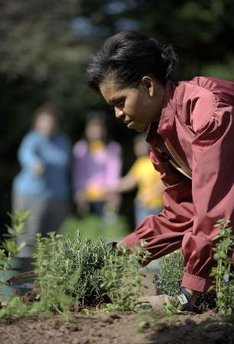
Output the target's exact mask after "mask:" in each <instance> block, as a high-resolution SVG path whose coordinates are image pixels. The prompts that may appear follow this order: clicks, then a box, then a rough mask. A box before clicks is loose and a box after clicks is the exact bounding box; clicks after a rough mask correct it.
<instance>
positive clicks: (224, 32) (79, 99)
mask: <svg viewBox="0 0 234 344" xmlns="http://www.w3.org/2000/svg"><path fill="white" fill-rule="evenodd" d="M233 17H234V2H233V1H232V0H198V1H196V0H190V1H185V0H174V1H172V0H164V1H162V0H159V1H155V0H118V1H117V0H116V1H114V0H95V1H91V0H60V1H55V0H50V1H46V0H40V1H39V0H30V1H25V0H1V1H0V36H1V42H0V56H1V64H0V80H1V82H0V97H1V101H0V116H1V127H0V157H1V159H0V180H1V191H0V196H1V197H0V219H1V220H0V221H1V228H3V227H4V226H3V224H4V223H5V222H6V217H5V214H6V211H7V210H9V208H10V192H11V183H12V179H13V177H14V175H15V174H16V172H17V171H18V164H17V161H16V151H17V147H18V144H19V142H20V140H21V138H22V136H23V134H24V133H25V132H26V130H27V129H28V127H29V123H30V119H31V116H32V113H33V111H34V109H35V108H36V107H37V106H38V105H40V103H41V102H42V101H44V100H47V99H49V100H52V101H54V102H55V103H57V104H58V105H59V106H60V107H61V108H62V109H63V111H64V128H65V129H66V131H67V132H68V134H69V135H70V137H71V139H72V141H73V142H74V141H75V140H77V139H78V138H79V137H80V135H81V133H82V130H83V125H84V121H85V118H86V116H87V114H88V113H89V112H90V111H92V110H97V109H102V110H103V109H104V110H106V111H107V115H109V111H108V110H107V109H106V108H105V105H104V103H103V100H102V99H100V98H99V96H98V95H96V94H95V93H94V92H92V91H90V90H88V89H87V86H86V84H85V78H84V70H85V66H86V63H87V61H88V59H89V58H90V56H91V55H92V53H93V52H94V51H96V49H97V48H98V47H100V46H101V44H102V43H103V41H104V40H105V39H106V38H107V37H108V36H109V35H111V34H113V33H115V32H118V31H120V30H122V29H136V30H141V31H143V32H145V33H146V34H149V35H152V36H155V37H158V38H159V39H160V40H162V41H164V42H165V43H172V44H173V45H174V46H175V48H176V50H177V52H178V54H179V57H180V66H179V75H180V78H190V77H193V76H194V75H199V74H200V75H201V74H204V75H205V74H206V75H212V76H215V77H220V78H226V79H231V80H233V79H234V46H233V33H234V21H233ZM112 117H113V116H108V118H109V124H110V129H111V130H112V133H113V135H112V136H114V138H115V139H117V140H119V141H120V142H121V143H122V144H123V147H124V149H125V152H129V149H128V148H129V141H130V140H131V137H132V135H133V134H132V133H129V132H127V131H126V129H125V128H123V127H122V126H121V125H120V124H118V123H116V122H115V121H114V120H112ZM127 133H128V135H127ZM130 162H131V154H128V153H126V155H125V165H124V168H125V169H127V168H128V166H129V165H130Z"/></svg>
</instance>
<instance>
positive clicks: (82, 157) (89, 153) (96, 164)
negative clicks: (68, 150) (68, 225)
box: [73, 115, 121, 218]
mask: <svg viewBox="0 0 234 344" xmlns="http://www.w3.org/2000/svg"><path fill="white" fill-rule="evenodd" d="M107 136H108V135H107V128H106V125H105V123H104V121H103V120H101V119H100V118H98V117H97V115H96V116H93V117H92V118H90V119H89V120H88V121H87V123H86V125H85V132H84V138H82V139H81V140H79V141H77V142H76V143H75V145H74V147H73V189H74V194H75V195H74V201H75V203H76V205H77V210H78V213H79V214H80V215H87V214H89V213H91V214H93V215H96V216H98V217H101V218H106V215H107V211H108V207H110V206H111V207H112V208H113V209H114V208H115V206H117V204H118V201H119V197H118V195H117V194H115V195H113V197H112V199H107V198H106V194H105V192H104V190H105V188H106V187H112V186H113V185H115V184H116V183H117V182H118V180H119V177H120V172H121V147H120V145H119V144H118V143H117V142H116V141H113V140H110V141H109V140H108V139H107Z"/></svg>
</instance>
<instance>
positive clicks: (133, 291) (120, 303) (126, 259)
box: [100, 247, 144, 311]
mask: <svg viewBox="0 0 234 344" xmlns="http://www.w3.org/2000/svg"><path fill="white" fill-rule="evenodd" d="M140 257H141V259H142V258H143V259H144V257H142V250H141V248H140V247H139V248H137V249H136V250H135V251H130V250H129V249H128V248H127V247H123V248H122V250H121V252H114V253H111V254H109V256H108V258H107V262H106V264H105V265H104V266H103V268H102V270H101V272H100V274H101V276H102V278H103V282H102V287H103V288H104V290H106V291H107V294H108V296H109V298H110V300H111V303H109V304H107V306H106V307H107V309H108V310H124V311H127V310H133V309H134V308H135V306H136V303H137V300H138V298H139V297H140V293H141V275H140V262H139V261H140Z"/></svg>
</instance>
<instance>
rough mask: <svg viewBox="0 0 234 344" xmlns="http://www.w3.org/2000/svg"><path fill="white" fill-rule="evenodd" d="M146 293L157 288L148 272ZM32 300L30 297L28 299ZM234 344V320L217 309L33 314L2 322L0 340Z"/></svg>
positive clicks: (12, 343) (15, 343) (25, 343)
mask: <svg viewBox="0 0 234 344" xmlns="http://www.w3.org/2000/svg"><path fill="white" fill-rule="evenodd" d="M142 292H143V294H144V295H152V294H153V293H154V292H155V288H154V285H153V284H152V280H151V278H150V275H149V276H146V278H145V280H144V290H143V291H142ZM28 301H30V300H28ZM96 343H100V344H152V343H154V344H171V343H172V344H197V343H199V344H234V324H232V325H230V324H227V323H226V324H225V323H224V322H222V321H221V319H220V317H219V316H218V315H217V313H215V311H211V310H209V311H206V312H203V313H202V314H192V313H189V314H183V315H182V314H181V315H174V316H163V315H162V314H157V313H156V312H152V313H148V312H147V313H144V314H137V313H134V312H114V313H100V312H99V313H94V312H93V314H89V315H81V313H79V312H77V313H73V315H72V316H71V318H70V319H69V321H65V319H64V317H62V316H58V315H54V316H52V317H51V318H50V319H40V318H38V317H30V318H27V319H21V320H18V321H14V322H12V321H9V320H8V321H5V322H1V323H0V344H96Z"/></svg>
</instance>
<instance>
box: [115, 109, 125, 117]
mask: <svg viewBox="0 0 234 344" xmlns="http://www.w3.org/2000/svg"><path fill="white" fill-rule="evenodd" d="M115 117H116V118H117V119H121V118H123V117H124V113H123V110H121V109H118V108H115Z"/></svg>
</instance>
